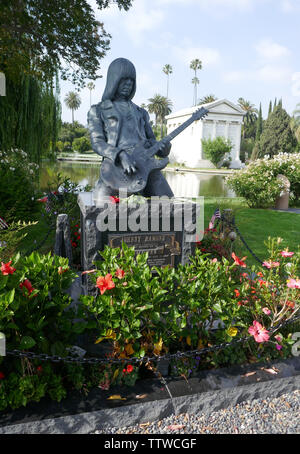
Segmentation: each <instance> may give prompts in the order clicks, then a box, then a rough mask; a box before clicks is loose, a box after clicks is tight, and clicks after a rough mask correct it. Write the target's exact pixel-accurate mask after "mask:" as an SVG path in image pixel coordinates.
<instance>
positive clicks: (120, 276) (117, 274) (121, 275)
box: [116, 268, 125, 279]
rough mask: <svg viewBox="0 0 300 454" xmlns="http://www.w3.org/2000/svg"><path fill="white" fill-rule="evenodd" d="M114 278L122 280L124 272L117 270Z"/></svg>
mask: <svg viewBox="0 0 300 454" xmlns="http://www.w3.org/2000/svg"><path fill="white" fill-rule="evenodd" d="M116 276H117V278H118V279H123V277H124V276H125V272H124V271H123V270H122V269H121V268H118V269H117V271H116Z"/></svg>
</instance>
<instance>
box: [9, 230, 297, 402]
mask: <svg viewBox="0 0 300 454" xmlns="http://www.w3.org/2000/svg"><path fill="white" fill-rule="evenodd" d="M198 246H199V248H198V249H197V252H196V254H195V256H194V257H192V258H191V263H190V264H188V265H185V266H183V265H179V266H178V268H177V269H169V268H163V269H156V275H155V276H153V274H152V272H151V269H150V268H149V266H148V265H147V261H146V259H147V258H146V255H143V254H141V255H138V256H137V258H135V257H134V250H133V249H130V248H128V247H126V245H123V248H122V250H120V249H118V248H116V249H111V248H106V249H105V251H104V252H103V260H102V261H101V262H99V263H97V267H96V269H93V270H88V272H87V274H88V275H89V278H90V279H92V280H93V281H94V284H95V286H96V288H97V289H98V294H97V296H91V295H90V296H83V297H82V298H81V304H79V305H78V306H77V307H75V308H74V307H71V303H72V300H71V298H70V296H69V295H68V294H67V293H66V290H67V289H68V288H69V286H70V284H71V282H72V280H73V279H74V278H75V276H76V274H75V273H74V271H72V270H71V269H70V268H69V266H68V263H67V259H64V258H61V257H55V256H54V257H52V256H51V254H48V255H46V256H42V255H40V254H38V253H33V254H31V255H30V256H29V257H21V256H20V255H15V256H13V257H12V258H11V260H10V261H9V262H6V263H4V262H2V265H1V273H0V301H1V306H0V308H1V312H0V331H1V332H3V333H5V335H6V341H7V350H8V351H10V352H11V351H13V350H14V349H16V350H22V351H23V352H34V353H36V354H40V353H44V354H47V355H50V356H51V355H57V356H58V357H59V358H64V357H67V356H68V355H70V350H69V349H70V347H72V346H74V345H76V341H77V339H78V336H79V335H82V334H84V333H85V334H89V336H90V337H92V338H93V342H94V343H95V344H96V345H99V344H100V345H101V343H103V342H106V343H107V344H108V345H109V346H110V349H109V350H110V353H109V354H108V355H107V356H106V358H105V362H103V363H95V364H85V365H83V364H77V363H76V362H73V363H67V362H66V363H64V362H63V361H60V360H59V361H58V362H51V361H45V362H44V361H41V359H40V358H37V359H34V358H32V357H30V355H29V357H28V358H26V357H22V358H19V357H18V356H16V357H15V358H14V357H12V356H7V357H5V358H2V359H1V363H0V372H1V374H0V377H1V381H0V408H1V410H4V409H7V408H18V407H20V406H22V405H26V404H27V403H28V402H30V401H39V400H40V399H41V398H42V397H44V396H47V395H48V396H50V397H51V399H53V400H56V401H60V400H61V399H63V398H64V397H66V395H67V393H68V392H70V391H71V390H72V389H73V390H74V389H76V390H79V391H80V392H83V393H87V392H88V391H89V390H91V389H92V388H93V387H100V388H101V389H104V390H109V389H110V388H111V386H113V385H116V384H117V385H129V386H134V384H135V382H136V380H137V379H138V378H139V377H141V375H142V376H143V375H144V376H145V374H146V373H150V374H153V373H154V372H155V370H156V367H157V362H158V361H157V360H158V359H159V357H160V356H164V355H166V354H167V355H171V358H170V368H169V373H170V375H171V376H183V377H185V378H186V379H187V380H188V379H189V378H190V377H192V376H193V374H195V373H196V372H197V371H199V370H205V369H211V368H216V367H224V366H229V365H232V364H243V363H249V362H250V363H252V362H257V361H262V360H267V361H268V360H273V359H277V358H287V357H289V356H290V355H291V348H292V345H293V343H294V340H293V339H292V332H294V331H297V324H293V325H290V326H289V325H287V326H286V327H282V328H281V329H279V327H280V324H281V323H282V322H284V321H288V320H289V319H292V318H293V317H294V316H295V315H296V314H297V312H298V310H299V287H300V281H299V278H298V277H297V276H299V259H300V257H299V252H290V251H287V250H283V249H282V248H281V241H280V240H276V239H273V240H270V242H269V250H270V255H269V258H268V259H267V260H266V261H265V262H264V264H263V267H260V268H259V269H258V268H257V267H255V266H253V267H252V268H251V269H248V268H246V262H245V260H244V259H242V258H239V257H237V256H236V255H235V254H234V253H232V256H231V257H230V260H227V259H226V258H225V257H223V258H220V257H216V256H213V254H212V253H211V252H210V251H208V252H207V253H204V252H203V251H201V249H202V248H201V244H199V245H198ZM298 330H299V324H298ZM239 339H246V340H245V341H243V342H238V341H239ZM232 341H233V344H232V345H230V346H227V347H226V348H222V349H219V348H214V347H218V346H219V345H220V344H227V343H231V342H232ZM201 350H202V352H201ZM178 351H179V352H189V353H190V355H189V354H188V355H183V356H182V355H180V354H177V352H178ZM196 352H197V353H196Z"/></svg>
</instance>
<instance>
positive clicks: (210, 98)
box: [198, 94, 218, 106]
mask: <svg viewBox="0 0 300 454" xmlns="http://www.w3.org/2000/svg"><path fill="white" fill-rule="evenodd" d="M217 99H218V98H217V97H216V96H215V95H213V94H210V95H206V96H203V98H201V99H199V101H198V106H199V105H201V104H208V103H209V102H214V101H217Z"/></svg>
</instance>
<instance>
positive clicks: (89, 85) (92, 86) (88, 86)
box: [86, 82, 95, 107]
mask: <svg viewBox="0 0 300 454" xmlns="http://www.w3.org/2000/svg"><path fill="white" fill-rule="evenodd" d="M86 86H87V88H88V89H89V90H90V107H91V105H92V90H95V84H94V82H89V83H88V84H87V85H86Z"/></svg>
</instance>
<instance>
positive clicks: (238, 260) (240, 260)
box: [231, 252, 247, 268]
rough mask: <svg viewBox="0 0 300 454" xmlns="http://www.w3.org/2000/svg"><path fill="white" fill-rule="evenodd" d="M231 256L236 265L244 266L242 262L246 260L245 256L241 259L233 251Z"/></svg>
mask: <svg viewBox="0 0 300 454" xmlns="http://www.w3.org/2000/svg"><path fill="white" fill-rule="evenodd" d="M231 257H232V258H233V260H234V263H235V264H236V265H239V266H241V267H242V268H246V263H245V262H244V260H246V258H247V257H243V258H242V259H239V258H238V256H237V255H235V253H234V252H233V253H232V255H231Z"/></svg>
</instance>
